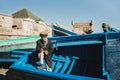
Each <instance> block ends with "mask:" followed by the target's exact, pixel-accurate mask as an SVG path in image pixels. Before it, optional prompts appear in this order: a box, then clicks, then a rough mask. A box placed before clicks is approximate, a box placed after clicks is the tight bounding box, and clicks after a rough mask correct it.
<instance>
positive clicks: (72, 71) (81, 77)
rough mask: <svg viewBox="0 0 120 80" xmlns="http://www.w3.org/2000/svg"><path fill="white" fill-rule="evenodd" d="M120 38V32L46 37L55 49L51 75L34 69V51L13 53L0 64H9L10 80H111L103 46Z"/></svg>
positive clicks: (35, 61)
mask: <svg viewBox="0 0 120 80" xmlns="http://www.w3.org/2000/svg"><path fill="white" fill-rule="evenodd" d="M119 38H120V32H110V33H98V34H87V35H74V36H63V37H54V38H49V40H51V41H52V42H53V43H54V48H55V49H54V52H53V55H52V61H53V63H52V72H48V71H46V70H45V69H44V70H38V69H37V68H36V65H39V62H38V61H37V60H36V58H35V56H34V55H35V53H34V49H32V50H13V51H12V52H11V55H10V57H8V58H0V62H1V63H2V64H7V63H11V64H10V65H9V66H8V67H9V68H10V70H9V71H8V72H7V74H8V75H7V76H8V77H10V80H110V76H109V73H108V72H107V65H106V48H107V47H106V46H107V45H108V44H109V40H113V41H116V40H118V41H119ZM2 66H3V65H2ZM11 75H14V76H11ZM8 80H9V79H8Z"/></svg>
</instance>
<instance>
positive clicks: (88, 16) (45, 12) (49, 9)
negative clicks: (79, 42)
mask: <svg viewBox="0 0 120 80" xmlns="http://www.w3.org/2000/svg"><path fill="white" fill-rule="evenodd" d="M23 8H27V9H28V10H30V11H31V12H32V13H34V14H35V15H37V16H38V17H39V18H41V19H42V20H44V21H45V22H46V23H48V24H51V23H60V24H62V25H65V26H68V27H72V25H71V20H74V21H75V22H90V20H93V22H94V32H102V28H101V25H102V23H104V22H105V23H108V24H109V25H110V26H111V27H114V28H117V29H120V0H0V13H3V14H8V15H10V14H12V13H15V12H16V11H19V10H21V9H23Z"/></svg>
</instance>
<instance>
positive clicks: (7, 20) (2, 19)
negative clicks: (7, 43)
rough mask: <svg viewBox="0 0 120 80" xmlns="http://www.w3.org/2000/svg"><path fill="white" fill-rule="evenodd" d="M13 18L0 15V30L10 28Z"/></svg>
mask: <svg viewBox="0 0 120 80" xmlns="http://www.w3.org/2000/svg"><path fill="white" fill-rule="evenodd" d="M12 21H13V18H12V16H10V15H6V14H0V28H12V27H11V26H12V24H13V22H12Z"/></svg>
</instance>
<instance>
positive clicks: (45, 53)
mask: <svg viewBox="0 0 120 80" xmlns="http://www.w3.org/2000/svg"><path fill="white" fill-rule="evenodd" d="M47 36H48V30H45V31H43V32H41V33H40V37H41V39H39V40H38V41H37V45H36V52H37V53H38V58H39V60H40V66H39V67H38V68H39V69H44V59H45V62H46V68H47V71H52V69H51V67H52V58H51V54H52V52H53V43H52V42H51V41H50V40H48V39H47Z"/></svg>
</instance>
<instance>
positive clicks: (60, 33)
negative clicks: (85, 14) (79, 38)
mask: <svg viewBox="0 0 120 80" xmlns="http://www.w3.org/2000/svg"><path fill="white" fill-rule="evenodd" d="M52 28H53V31H52V32H53V36H54V37H56V36H72V35H78V34H76V33H74V32H72V31H68V30H66V29H63V28H60V27H59V26H56V25H54V24H52Z"/></svg>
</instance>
